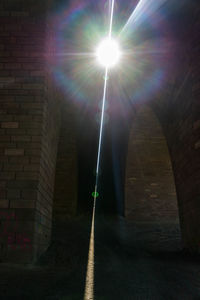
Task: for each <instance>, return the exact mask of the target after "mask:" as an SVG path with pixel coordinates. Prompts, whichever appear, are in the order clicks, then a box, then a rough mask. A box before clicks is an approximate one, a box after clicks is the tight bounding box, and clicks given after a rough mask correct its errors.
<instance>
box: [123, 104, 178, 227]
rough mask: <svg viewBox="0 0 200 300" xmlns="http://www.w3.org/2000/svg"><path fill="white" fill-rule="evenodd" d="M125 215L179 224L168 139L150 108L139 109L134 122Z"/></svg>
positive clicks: (128, 164)
mask: <svg viewBox="0 0 200 300" xmlns="http://www.w3.org/2000/svg"><path fill="white" fill-rule="evenodd" d="M125 214H126V217H127V218H129V219H131V220H133V221H137V222H161V223H162V222H178V208H177V198H176V190H175V184H174V176H173V171H172V166H171V160H170V156H169V152H168V148H167V144H166V140H165V137H164V135H163V132H162V128H161V126H160V124H159V122H158V120H157V118H156V116H155V114H154V113H153V111H152V110H151V108H150V107H149V106H147V105H143V106H141V107H140V108H139V109H138V110H137V112H136V114H135V115H134V117H133V121H132V126H131V132H130V138H129V148H128V156H127V162H126V200H125Z"/></svg>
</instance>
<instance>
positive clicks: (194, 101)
mask: <svg viewBox="0 0 200 300" xmlns="http://www.w3.org/2000/svg"><path fill="white" fill-rule="evenodd" d="M199 32H200V22H199V10H197V9H196V8H195V11H193V14H192V17H191V20H190V26H188V27H187V30H185V31H184V33H183V34H182V36H181V37H180V47H179V49H178V50H177V53H176V57H177V71H176V76H175V78H174V80H173V81H172V82H171V83H170V84H169V85H168V92H167V93H166V94H165V96H164V97H161V98H160V101H159V102H160V104H159V105H158V102H157V101H155V102H154V104H153V106H154V109H155V111H156V113H157V116H158V117H159V119H160V122H161V124H162V126H163V129H164V132H165V135H166V138H167V142H168V146H169V150H170V154H171V159H172V165H173V170H174V175H175V183H176V189H177V198H178V204H179V213H180V225H181V229H182V238H183V246H184V247H185V248H187V249H189V250H190V251H198V252H199V251H200V184H199V178H200V153H199V151H200V142H199V140H200V120H199V119H200V117H199V116H200V89H199V88H200V72H199V61H200V60H199V58H200V44H199V39H200V37H199ZM173 75H174V74H173ZM173 77H174V76H173Z"/></svg>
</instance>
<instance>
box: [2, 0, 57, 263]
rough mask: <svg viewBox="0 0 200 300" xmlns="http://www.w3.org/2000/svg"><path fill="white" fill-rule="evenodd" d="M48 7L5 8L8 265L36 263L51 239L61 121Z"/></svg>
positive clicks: (22, 4)
mask: <svg viewBox="0 0 200 300" xmlns="http://www.w3.org/2000/svg"><path fill="white" fill-rule="evenodd" d="M46 5H47V1H37V0H34V1H32V0H30V1H23V0H16V1H13V0H3V1H1V4H0V16H1V17H0V36H1V39H0V104H1V109H0V171H1V172H0V246H1V247H0V259H1V261H3V262H6V261H9V262H15V263H20V262H32V261H34V260H35V259H36V258H37V257H38V256H39V255H40V254H41V253H42V252H43V251H44V250H45V249H46V247H47V246H48V244H49V240H50V234H51V214H52V197H53V186H54V169H55V159H56V148H57V135H58V125H59V122H57V120H56V118H57V116H58V114H57V110H56V109H55V108H56V107H57V106H56V99H54V98H53V92H52V88H51V89H50V86H52V84H50V83H49V79H48V73H47V68H46V61H45V57H46V51H47V47H46V46H47V45H46V36H47V34H48V32H47V26H46V24H47V19H46ZM50 95H51V97H50Z"/></svg>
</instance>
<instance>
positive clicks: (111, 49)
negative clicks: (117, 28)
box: [96, 38, 121, 68]
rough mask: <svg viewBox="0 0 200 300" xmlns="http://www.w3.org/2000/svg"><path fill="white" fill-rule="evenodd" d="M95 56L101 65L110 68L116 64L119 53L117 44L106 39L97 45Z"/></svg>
mask: <svg viewBox="0 0 200 300" xmlns="http://www.w3.org/2000/svg"><path fill="white" fill-rule="evenodd" d="M96 55H97V59H98V61H99V63H100V64H101V65H103V66H104V67H106V68H111V67H113V66H114V65H116V64H117V63H118V61H119V58H120V56H121V53H120V50H119V46H118V44H117V42H116V41H114V40H113V39H110V38H107V39H105V40H103V41H102V42H101V44H100V45H99V47H98V49H97V52H96Z"/></svg>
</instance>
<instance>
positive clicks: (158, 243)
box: [0, 218, 200, 300]
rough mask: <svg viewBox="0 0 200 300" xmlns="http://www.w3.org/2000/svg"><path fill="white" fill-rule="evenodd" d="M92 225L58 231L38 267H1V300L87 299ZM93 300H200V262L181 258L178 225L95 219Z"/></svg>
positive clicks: (70, 225)
mask: <svg viewBox="0 0 200 300" xmlns="http://www.w3.org/2000/svg"><path fill="white" fill-rule="evenodd" d="M90 225H91V223H90V221H88V220H86V219H85V218H79V219H78V220H76V222H74V221H69V222H67V223H65V224H59V225H57V226H56V230H55V231H54V234H53V236H54V237H53V243H52V245H51V247H50V248H49V250H48V251H47V253H46V254H45V255H44V256H43V257H42V258H41V259H40V261H39V262H38V264H37V265H36V266H26V267H25V266H24V267H20V268H19V267H14V266H9V265H1V267H0V278H1V280H0V299H20V300H21V299H30V300H31V299H38V300H40V299H49V300H54V299H55V300H56V299H58V300H79V299H80V300H81V299H84V290H85V278H86V271H87V262H88V247H89V237H90ZM92 267H93V270H94V274H93V275H94V276H93V290H94V295H93V299H94V300H112V299H115V300H116V299H122V300H129V299H130V300H132V299H133V300H135V299H137V300H138V299H141V300H156V299H159V300H161V299H166V300H173V299H174V300H179V299H180V300H184V299H185V300H191V299H194V300H197V299H200V259H199V257H191V256H189V255H186V254H184V253H183V252H181V243H180V232H179V227H178V225H177V224H165V225H164V224H162V225H161V224H143V225H141V224H140V225H138V224H134V223H131V222H128V223H127V222H125V221H124V220H123V219H112V218H107V219H105V218H104V219H102V218H97V219H96V221H95V230H94V264H93V266H92Z"/></svg>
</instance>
